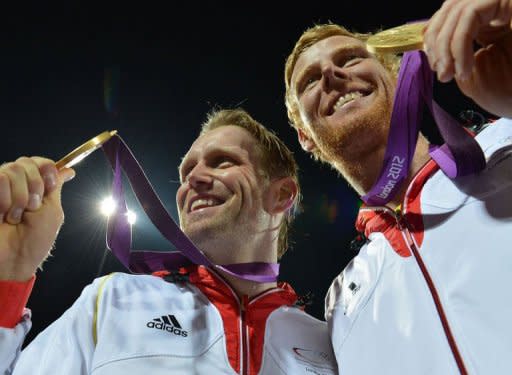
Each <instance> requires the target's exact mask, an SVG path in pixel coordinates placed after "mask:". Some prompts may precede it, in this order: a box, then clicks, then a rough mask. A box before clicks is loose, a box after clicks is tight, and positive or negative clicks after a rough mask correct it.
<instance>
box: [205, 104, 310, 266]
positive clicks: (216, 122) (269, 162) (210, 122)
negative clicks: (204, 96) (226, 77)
mask: <svg viewBox="0 0 512 375" xmlns="http://www.w3.org/2000/svg"><path fill="white" fill-rule="evenodd" d="M228 125H234V126H239V127H241V128H243V129H245V130H247V131H248V132H249V133H251V135H252V136H253V137H254V138H255V139H256V141H257V142H258V146H259V148H260V150H261V153H260V155H261V158H260V162H261V167H262V169H263V172H264V173H265V175H266V177H268V178H269V179H272V178H281V177H292V179H293V180H294V181H295V184H296V185H297V195H296V197H295V201H294V203H293V205H292V207H291V208H290V209H289V210H288V212H287V213H286V214H285V215H284V218H283V221H282V222H281V225H280V228H279V239H278V249H277V256H278V259H280V258H281V257H282V256H283V255H284V253H285V252H286V250H287V249H288V246H289V243H288V235H289V228H290V226H291V223H292V221H293V219H294V217H295V214H296V213H297V212H299V210H300V202H301V198H302V197H301V193H300V185H299V167H298V165H297V162H296V161H295V158H294V156H293V153H292V152H291V151H290V149H289V148H288V147H287V146H286V145H285V144H284V143H283V141H281V140H280V139H279V137H277V135H276V134H275V133H274V132H272V131H271V130H270V129H267V128H266V127H265V126H263V125H262V124H261V123H259V122H258V121H256V120H255V119H254V118H252V117H251V115H249V113H247V112H246V111H245V110H244V109H242V108H235V109H213V110H212V111H210V113H208V117H207V119H206V121H205V122H204V123H203V125H202V127H201V133H200V135H203V134H204V133H207V132H208V131H210V130H213V129H216V128H219V127H221V126H228Z"/></svg>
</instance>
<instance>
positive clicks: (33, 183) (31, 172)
mask: <svg viewBox="0 0 512 375" xmlns="http://www.w3.org/2000/svg"><path fill="white" fill-rule="evenodd" d="M16 163H19V164H20V165H21V166H22V167H23V168H24V169H25V175H26V179H27V187H28V194H29V195H28V203H27V207H26V209H27V210H29V211H35V210H38V209H39V207H41V202H42V197H43V195H44V181H43V177H42V176H41V174H40V173H39V168H38V166H37V164H36V163H35V162H34V160H33V159H31V158H28V157H21V158H19V159H17V160H16Z"/></svg>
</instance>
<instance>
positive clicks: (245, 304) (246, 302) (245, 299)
mask: <svg viewBox="0 0 512 375" xmlns="http://www.w3.org/2000/svg"><path fill="white" fill-rule="evenodd" d="M241 302H242V303H241V304H240V310H241V311H247V307H248V306H249V296H248V295H247V294H244V295H243V296H242V301H241Z"/></svg>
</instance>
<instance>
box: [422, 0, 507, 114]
mask: <svg viewBox="0 0 512 375" xmlns="http://www.w3.org/2000/svg"><path fill="white" fill-rule="evenodd" d="M511 20H512V0H506V1H504V0H447V1H445V2H444V3H443V5H442V7H441V8H440V9H439V10H438V11H437V12H436V13H435V14H434V16H432V18H431V19H430V22H429V23H428V25H427V27H426V29H425V33H424V44H425V52H426V53H427V56H428V58H429V62H430V65H431V67H432V69H434V70H435V71H436V72H437V76H438V79H439V80H440V81H442V82H447V81H449V80H451V79H453V78H455V80H456V82H457V84H458V86H459V88H460V89H461V91H462V92H463V93H464V94H465V95H467V96H469V97H470V98H472V99H473V100H474V101H475V102H476V103H477V104H478V105H480V106H481V107H482V108H484V109H485V110H487V111H488V112H491V113H493V114H495V115H498V116H504V117H512V28H511ZM475 42H476V43H477V44H478V45H479V47H480V48H479V49H478V50H476V51H475V48H474V43H475Z"/></svg>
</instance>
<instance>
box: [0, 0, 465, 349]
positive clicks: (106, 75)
mask: <svg viewBox="0 0 512 375" xmlns="http://www.w3.org/2000/svg"><path fill="white" fill-rule="evenodd" d="M176 3H177V2H168V3H167V4H165V6H164V5H155V4H151V2H143V3H137V5H129V4H130V3H129V2H126V3H125V4H123V5H122V6H121V5H119V6H114V5H110V6H108V7H106V6H105V5H102V6H98V7H94V6H93V5H91V4H88V5H87V6H81V5H76V4H72V3H71V2H70V3H67V4H66V5H62V6H59V7H56V6H54V7H52V8H49V7H48V4H47V3H43V2H40V3H37V5H36V4H35V3H34V5H30V4H24V8H23V9H21V7H20V9H17V10H13V11H9V12H4V16H3V21H2V23H3V29H4V32H3V33H2V36H1V37H2V39H3V43H2V45H3V46H2V52H1V58H0V67H1V70H0V74H1V81H0V82H1V83H0V93H1V100H0V106H1V107H0V116H1V118H0V121H1V124H2V125H1V129H2V134H3V137H2V138H3V142H2V144H3V147H2V148H1V151H0V162H4V161H11V160H14V159H16V158H17V157H19V156H21V155H42V156H47V157H50V158H53V159H59V158H60V157H62V156H64V155H65V154H67V153H68V152H69V151H71V150H72V149H74V148H75V147H77V146H78V145H80V144H81V143H83V142H84V141H86V140H88V139H89V138H91V137H93V136H95V135H97V134H99V133H101V132H102V131H104V130H110V129H117V130H118V131H119V134H120V135H121V136H122V137H123V139H124V140H125V142H126V143H127V144H128V145H129V146H130V147H131V148H132V150H133V152H134V154H135V156H136V157H137V159H138V160H139V162H140V163H141V164H142V166H143V167H144V168H145V170H146V173H147V175H148V177H149V179H150V180H151V182H152V183H153V185H154V187H155V189H156V191H157V192H158V193H159V195H160V197H161V199H162V200H163V202H164V203H165V205H166V207H167V208H168V209H169V211H170V212H171V213H172V215H173V217H175V218H177V214H176V209H175V203H174V195H175V192H176V189H177V186H178V185H177V182H176V181H177V180H178V174H177V165H178V163H179V160H180V158H181V156H182V155H183V154H184V153H185V152H186V151H187V149H188V146H189V145H190V144H191V142H192V141H193V140H194V139H195V137H196V135H197V134H198V129H199V125H200V123H201V122H202V121H203V120H204V119H205V115H206V113H207V112H208V111H209V110H210V109H211V108H212V107H213V106H215V105H218V106H221V107H235V106H238V105H240V106H242V107H243V108H245V109H246V110H248V111H249V112H250V113H251V114H252V115H253V116H254V117H255V118H256V119H257V120H259V121H260V122H262V123H263V124H265V125H267V126H269V127H271V128H272V129H274V130H275V132H276V133H277V134H278V135H279V136H280V137H281V138H282V139H283V140H284V141H285V142H286V144H288V145H289V146H290V147H291V148H292V150H293V151H294V152H295V155H296V158H297V161H298V163H299V165H300V166H301V179H302V187H303V195H304V210H303V213H302V214H300V215H299V216H298V218H297V220H296V222H295V227H294V231H293V234H292V241H293V243H294V244H293V248H292V249H291V250H289V251H288V253H287V254H286V255H285V256H284V258H283V259H282V264H281V279H283V280H287V281H289V282H290V283H291V284H292V285H293V286H294V288H295V289H296V290H297V292H298V293H299V294H305V293H307V292H312V293H313V294H314V301H313V302H314V303H313V305H311V306H310V307H309V312H310V313H311V314H313V315H314V316H316V317H318V318H321V319H322V318H323V298H324V294H325V292H326V290H327V288H328V286H329V284H330V282H331V281H332V279H333V278H334V277H335V276H336V275H337V274H338V273H339V272H340V271H341V270H342V268H343V267H344V266H345V265H346V264H347V262H348V261H349V260H350V259H351V257H352V256H353V255H354V254H353V253H351V252H350V250H349V243H350V241H351V240H352V238H353V237H354V236H355V234H356V233H355V229H354V225H353V222H354V219H355V217H356V213H357V209H358V206H359V200H358V197H357V196H356V194H355V193H354V192H353V191H352V190H351V188H349V187H348V185H347V183H346V182H344V181H343V180H341V179H340V178H337V176H336V174H335V173H334V172H333V171H332V170H331V169H330V168H328V167H326V166H322V165H319V164H315V163H314V162H313V161H312V160H311V159H310V158H309V157H308V156H307V155H306V154H305V153H304V152H302V150H301V149H300V147H299V145H298V142H297V140H296V136H295V132H294V131H293V129H291V128H290V127H289V125H288V122H287V117H286V112H285V107H284V101H283V96H284V83H283V68H284V61H285V58H286V57H287V55H288V53H289V52H290V51H291V49H292V47H293V44H294V42H295V41H296V39H297V38H298V37H299V36H300V34H301V32H302V31H303V30H304V29H305V28H307V27H309V26H312V25H313V24H314V23H320V22H326V21H329V20H331V21H333V22H338V23H341V24H344V25H345V26H347V27H349V28H351V29H354V30H356V31H361V32H364V31H371V30H375V29H377V28H380V27H383V28H387V27H392V26H397V25H399V24H402V23H405V22H408V21H411V20H417V19H425V18H428V17H430V16H431V15H432V14H433V12H434V11H435V10H436V9H437V8H438V7H439V5H440V3H441V2H440V1H434V2H430V1H429V2H410V1H388V2H378V3H377V2H372V1H366V2H364V1H345V2H341V1H338V2H323V4H317V3H316V2H315V3H314V4H309V5H308V6H307V7H305V8H303V6H299V5H298V2H296V3H281V4H279V8H283V10H277V9H273V8H272V7H270V5H268V4H260V3H258V2H238V3H236V4H224V3H222V2H218V1H217V2H211V3H206V2H205V3H200V2H197V3H196V2H185V3H186V4H187V5H184V4H183V2H178V3H179V4H180V5H176ZM275 5H276V6H277V5H278V4H277V3H275ZM317 5H318V6H317ZM284 9H287V10H284ZM435 95H436V98H437V99H438V101H439V102H440V103H441V104H442V105H443V107H444V108H446V109H447V110H448V111H449V112H451V113H452V114H454V115H457V114H458V113H459V112H460V111H461V110H463V109H467V108H469V107H470V106H472V105H473V104H472V103H471V102H469V101H468V100H466V99H464V98H463V97H462V96H461V94H460V93H459V92H458V91H457V89H456V88H455V86H454V85H453V84H446V85H436V91H435ZM75 169H76V171H77V176H76V178H75V179H74V180H73V181H71V182H70V183H69V184H67V185H66V186H65V189H64V191H63V204H64V208H65V212H66V223H65V224H64V226H63V228H62V230H61V232H60V235H59V237H58V240H57V242H56V246H55V250H54V252H53V254H54V256H53V257H51V258H50V259H49V260H48V261H47V262H46V263H45V265H44V271H43V272H38V278H37V281H36V286H35V288H34V291H33V293H32V296H31V298H30V300H29V303H28V306H29V307H30V308H31V309H32V312H33V322H34V324H33V328H32V331H31V333H30V334H29V337H28V339H27V341H26V343H28V342H29V341H30V340H32V339H33V337H34V335H35V334H37V333H38V332H39V331H40V330H42V329H44V328H45V327H46V326H47V325H48V324H49V323H50V322H51V321H53V320H55V319H56V318H58V317H59V316H60V315H61V314H62V313H63V311H64V310H65V309H67V308H68V307H69V306H70V305H71V304H72V302H73V301H74V300H75V299H76V298H77V296H78V295H79V293H80V291H81V290H82V288H83V287H84V286H85V285H87V284H88V283H90V282H91V281H92V279H93V278H95V277H97V276H99V275H102V274H106V273H109V272H112V271H122V270H123V268H122V266H120V264H119V263H118V262H117V260H116V259H115V258H114V257H113V255H112V254H110V253H107V255H106V258H105V259H104V258H103V257H104V254H105V219H104V218H103V217H102V216H101V215H100V214H99V212H98V208H97V205H98V202H99V201H100V200H101V199H102V198H103V197H104V196H106V195H107V192H108V189H109V185H110V182H111V171H110V169H109V166H108V165H107V163H106V159H105V158H104V155H103V153H102V152H101V151H97V152H95V153H93V154H92V155H91V156H90V157H89V158H88V159H86V160H85V161H83V162H82V163H80V164H78V165H77V166H76V168H75ZM132 206H133V207H132V208H133V209H134V210H135V211H136V212H137V213H138V221H137V223H136V225H135V227H134V235H135V243H134V247H135V248H138V249H162V250H164V249H165V248H166V246H167V245H166V242H165V241H164V240H163V238H162V236H161V235H160V234H159V233H158V232H157V231H156V229H154V228H153V227H152V225H150V224H149V221H148V220H147V218H146V217H145V216H144V214H143V212H142V211H141V210H140V208H138V207H136V206H134V205H133V204H132ZM103 260H104V262H103Z"/></svg>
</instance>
